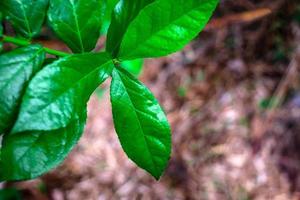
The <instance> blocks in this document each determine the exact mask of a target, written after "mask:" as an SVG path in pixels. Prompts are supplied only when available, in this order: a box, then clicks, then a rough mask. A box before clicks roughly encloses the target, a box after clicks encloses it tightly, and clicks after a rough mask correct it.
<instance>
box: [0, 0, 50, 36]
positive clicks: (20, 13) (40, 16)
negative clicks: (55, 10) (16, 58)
mask: <svg viewBox="0 0 300 200" xmlns="http://www.w3.org/2000/svg"><path fill="white" fill-rule="evenodd" d="M0 7H1V9H2V11H3V12H4V14H5V15H6V16H7V17H8V18H9V20H10V21H11V23H12V25H13V27H14V28H15V30H16V31H17V32H18V33H19V34H21V35H22V36H24V37H26V38H32V37H34V36H36V35H38V34H39V33H40V30H41V27H42V25H43V22H44V19H45V15H46V10H47V7H48V0H18V1H16V0H1V1H0Z"/></svg>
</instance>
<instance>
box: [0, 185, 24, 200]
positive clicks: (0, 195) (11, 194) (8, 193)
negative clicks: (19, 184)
mask: <svg viewBox="0 0 300 200" xmlns="http://www.w3.org/2000/svg"><path fill="white" fill-rule="evenodd" d="M21 196H22V195H21V192H20V191H18V190H17V189H15V188H5V189H1V190H0V200H22V197H21Z"/></svg>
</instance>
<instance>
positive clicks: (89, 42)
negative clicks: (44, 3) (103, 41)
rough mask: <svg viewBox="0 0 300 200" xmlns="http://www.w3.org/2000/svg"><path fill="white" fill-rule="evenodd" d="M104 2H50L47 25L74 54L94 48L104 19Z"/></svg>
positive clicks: (81, 0)
mask: <svg viewBox="0 0 300 200" xmlns="http://www.w3.org/2000/svg"><path fill="white" fill-rule="evenodd" d="M104 9H105V0H50V8H49V11H48V19H49V24H50V26H51V27H52V29H53V30H54V32H55V33H56V35H57V36H58V37H59V38H60V39H61V40H63V41H64V42H65V43H66V44H67V45H68V46H69V47H70V48H71V49H72V51H73V52H75V53H82V52H89V51H91V50H93V49H94V48H95V45H96V43H97V40H98V38H99V35H100V30H101V25H102V21H103V17H104Z"/></svg>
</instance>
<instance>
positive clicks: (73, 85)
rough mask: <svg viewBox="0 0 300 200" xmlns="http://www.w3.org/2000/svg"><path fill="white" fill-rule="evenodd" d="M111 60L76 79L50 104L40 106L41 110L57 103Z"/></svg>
mask: <svg viewBox="0 0 300 200" xmlns="http://www.w3.org/2000/svg"><path fill="white" fill-rule="evenodd" d="M109 62H110V61H107V62H105V63H104V64H102V65H101V66H99V67H96V68H95V69H93V70H92V71H91V72H89V73H87V74H86V75H84V76H83V77H82V78H80V79H79V80H78V81H76V82H75V83H74V84H72V85H70V87H67V88H66V89H65V90H62V91H61V92H60V93H58V94H57V95H56V97H55V98H54V99H52V100H51V101H50V102H49V103H48V104H46V105H45V106H43V107H42V108H39V112H41V111H43V110H45V109H46V108H48V107H49V106H50V105H51V104H53V103H55V102H56V100H58V99H59V98H61V97H62V96H63V95H64V94H65V93H67V92H68V91H70V90H71V89H74V88H76V87H77V85H79V84H80V83H81V81H82V80H84V79H86V78H88V77H89V76H90V75H91V74H93V73H94V72H96V71H97V70H99V68H101V67H104V66H106V65H107V64H108V63H109ZM71 69H72V70H74V71H75V69H73V68H71Z"/></svg>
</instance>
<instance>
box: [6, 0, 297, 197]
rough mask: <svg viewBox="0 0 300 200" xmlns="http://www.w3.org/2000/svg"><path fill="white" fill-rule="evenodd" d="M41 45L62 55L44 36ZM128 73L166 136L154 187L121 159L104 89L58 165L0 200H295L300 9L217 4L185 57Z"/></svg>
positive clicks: (269, 3)
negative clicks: (159, 109)
mask: <svg viewBox="0 0 300 200" xmlns="http://www.w3.org/2000/svg"><path fill="white" fill-rule="evenodd" d="M104 41H105V37H103V38H101V39H100V40H99V44H98V47H97V48H98V49H101V48H103V46H104ZM39 42H42V43H44V45H46V46H48V47H52V48H56V49H62V50H63V49H65V47H64V46H63V45H62V44H61V43H60V42H58V41H57V40H54V39H52V37H51V36H49V35H48V30H44V36H43V37H42V38H40V41H39ZM7 48H9V47H7ZM125 67H126V68H127V69H129V70H131V72H132V73H134V74H136V75H137V76H139V77H140V79H141V80H142V81H143V82H144V83H145V84H146V85H147V86H148V87H149V88H150V89H151V90H152V91H153V92H154V94H155V95H156V97H157V98H158V99H159V101H160V102H161V104H162V106H163V107H164V109H165V111H166V113H167V115H168V119H169V121H170V124H171V127H172V138H173V150H172V158H171V161H170V164H169V167H168V169H167V171H166V173H165V174H164V176H163V177H162V178H161V180H160V181H158V182H157V181H155V180H154V179H153V178H151V176H150V175H148V174H147V173H146V172H144V171H142V170H141V169H138V168H137V167H136V166H135V165H134V164H133V163H132V162H131V161H130V160H129V159H128V158H127V157H126V155H125V154H124V153H123V151H122V149H121V146H120V144H119V142H118V139H117V136H116V134H115V131H114V128H113V122H112V116H111V108H110V102H109V91H108V85H109V84H108V82H109V81H108V82H106V83H105V84H104V85H103V86H101V87H100V88H99V89H97V91H96V92H95V94H94V95H93V96H92V97H91V99H90V102H89V107H88V116H89V117H88V123H87V126H86V128H85V134H84V136H83V138H82V139H81V140H80V142H79V144H78V145H77V146H76V148H75V149H74V150H73V151H72V153H71V154H70V155H69V156H68V158H67V159H66V160H65V162H64V163H63V164H62V165H61V166H59V167H58V168H57V169H55V170H53V171H51V172H50V173H48V174H46V175H44V176H42V177H40V178H39V179H36V180H33V181H27V182H18V183H13V182H9V183H4V185H3V187H5V188H10V189H7V190H5V191H1V192H0V196H1V193H3V194H2V196H3V197H4V196H5V195H6V196H5V197H4V199H18V198H19V199H21V198H22V199H33V200H36V199H38V200H44V199H45V200H46V199H54V200H63V199H67V200H94V199H95V200H106V199H124V200H127V199H128V200H132V199H154V200H155V199H157V200H160V199H162V200H165V199H166V200H169V199H170V200H181V199H192V200H198V199H199V200H202V199H203V200H206V199H207V200H250V199H262V200H263V199H267V200H268V199H272V200H273V199H274V200H289V199H291V200H297V199H300V1H298V0H221V2H220V4H219V6H218V8H217V11H216V12H215V14H214V17H213V18H212V20H211V21H210V23H209V24H208V25H207V27H206V29H205V30H204V31H203V32H202V33H201V34H200V35H199V36H198V37H197V38H196V39H195V40H194V41H193V42H192V43H190V44H189V45H188V46H186V48H185V49H184V50H183V51H182V52H178V53H176V54H173V55H171V56H169V57H165V58H160V59H153V60H152V59H149V60H145V61H141V60H137V61H134V62H130V63H126V66H125ZM11 188H14V189H11ZM4 193H5V194H4Z"/></svg>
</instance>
